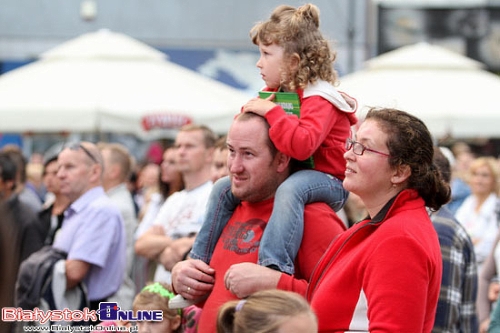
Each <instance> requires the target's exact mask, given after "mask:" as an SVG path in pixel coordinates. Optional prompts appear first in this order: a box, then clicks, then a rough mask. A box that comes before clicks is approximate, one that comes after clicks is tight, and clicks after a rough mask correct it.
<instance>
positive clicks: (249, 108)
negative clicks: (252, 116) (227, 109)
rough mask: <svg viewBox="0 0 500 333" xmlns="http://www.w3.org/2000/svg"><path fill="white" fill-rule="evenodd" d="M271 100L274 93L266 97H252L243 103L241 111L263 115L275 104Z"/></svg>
mask: <svg viewBox="0 0 500 333" xmlns="http://www.w3.org/2000/svg"><path fill="white" fill-rule="evenodd" d="M272 100H274V94H272V95H270V96H269V97H268V98H266V99H261V98H258V97H256V98H252V99H251V100H249V101H248V102H247V104H245V105H243V108H242V110H243V112H253V113H256V114H258V115H261V116H262V117H264V116H265V115H266V113H267V112H268V111H269V110H271V109H272V108H274V107H275V106H276V104H275V103H273V102H272Z"/></svg>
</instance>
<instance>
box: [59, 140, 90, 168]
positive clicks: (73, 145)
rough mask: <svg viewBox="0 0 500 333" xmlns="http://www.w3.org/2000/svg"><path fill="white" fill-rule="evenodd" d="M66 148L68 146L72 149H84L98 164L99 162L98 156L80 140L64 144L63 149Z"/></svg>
mask: <svg viewBox="0 0 500 333" xmlns="http://www.w3.org/2000/svg"><path fill="white" fill-rule="evenodd" d="M64 148H68V149H71V150H79V149H81V150H83V152H84V153H85V154H86V155H87V156H88V157H90V159H91V160H92V161H93V162H94V163H96V164H99V161H98V160H97V158H96V157H95V156H94V155H93V154H92V153H91V152H90V150H88V149H87V148H85V146H84V145H82V144H81V143H80V142H69V143H67V144H65V145H64V147H63V149H64Z"/></svg>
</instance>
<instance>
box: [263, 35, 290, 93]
mask: <svg viewBox="0 0 500 333" xmlns="http://www.w3.org/2000/svg"><path fill="white" fill-rule="evenodd" d="M259 51H260V58H259V61H257V64H256V65H257V68H259V69H260V75H261V76H262V80H264V82H265V83H266V86H267V87H269V88H270V89H276V88H279V87H280V85H281V67H282V65H283V55H284V49H283V47H281V46H279V45H277V44H271V45H262V44H259Z"/></svg>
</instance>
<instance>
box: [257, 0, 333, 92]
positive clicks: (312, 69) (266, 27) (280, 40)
mask: <svg viewBox="0 0 500 333" xmlns="http://www.w3.org/2000/svg"><path fill="white" fill-rule="evenodd" d="M250 37H251V39H252V42H253V43H254V44H255V45H259V44H262V45H266V46H267V45H271V44H276V45H279V46H281V47H283V49H284V55H285V56H284V58H285V66H284V68H290V66H286V65H287V63H286V62H287V61H288V62H289V61H291V59H292V56H293V55H294V54H297V55H298V56H299V58H300V62H299V66H298V69H297V70H296V71H295V72H290V71H289V72H286V71H285V70H283V69H282V73H281V76H282V77H281V81H282V85H284V86H285V87H286V88H288V89H289V90H296V89H304V88H305V87H306V86H307V85H308V84H309V83H314V82H316V81H317V80H319V79H321V80H324V81H327V82H329V83H331V84H336V83H337V72H336V71H335V69H334V68H333V63H334V61H335V58H336V52H334V51H332V50H331V49H330V43H329V42H328V41H327V40H326V39H325V38H324V37H323V35H322V34H321V32H320V31H319V9H318V7H317V6H315V5H313V4H305V5H303V6H300V7H298V8H295V7H291V6H287V5H281V6H278V7H276V9H274V11H273V12H272V14H271V17H270V18H269V19H268V20H267V21H264V22H259V23H257V24H256V25H255V26H254V27H253V28H252V29H251V30H250Z"/></svg>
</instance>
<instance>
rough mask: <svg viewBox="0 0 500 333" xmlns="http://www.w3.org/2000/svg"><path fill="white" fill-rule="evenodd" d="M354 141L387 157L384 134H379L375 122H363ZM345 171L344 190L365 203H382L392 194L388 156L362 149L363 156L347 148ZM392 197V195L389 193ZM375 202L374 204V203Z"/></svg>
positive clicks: (391, 175) (380, 131)
mask: <svg viewBox="0 0 500 333" xmlns="http://www.w3.org/2000/svg"><path fill="white" fill-rule="evenodd" d="M354 141H357V142H359V143H361V144H362V145H363V146H365V147H366V148H369V149H373V150H376V151H379V152H381V153H385V154H389V149H388V148H387V146H386V142H387V134H385V133H384V132H382V130H381V129H380V127H379V125H378V124H377V122H376V121H375V120H370V119H368V120H366V121H364V122H363V124H361V126H360V128H359V130H358V132H357V134H356V137H355V138H354ZM344 158H345V159H346V171H345V179H344V188H345V189H346V190H348V191H350V192H353V193H355V194H357V195H358V196H359V197H360V198H361V200H363V202H364V203H365V204H368V202H371V203H375V204H377V201H381V202H380V204H382V203H385V202H386V201H384V200H386V197H387V195H388V194H389V193H391V191H392V182H391V179H392V177H393V175H394V173H395V172H394V170H393V169H392V168H391V167H390V166H389V162H388V161H389V160H388V158H389V157H388V156H385V155H381V154H377V153H375V152H371V151H368V150H365V151H364V152H363V155H361V156H359V155H356V154H354V152H353V149H352V148H351V149H349V150H348V151H347V152H346V153H345V154H344ZM391 197H392V194H391ZM374 200H375V202H374Z"/></svg>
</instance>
